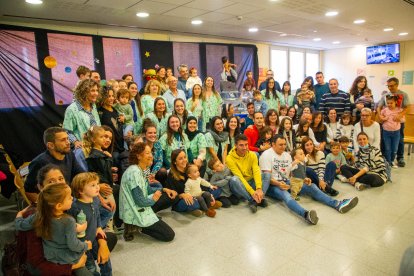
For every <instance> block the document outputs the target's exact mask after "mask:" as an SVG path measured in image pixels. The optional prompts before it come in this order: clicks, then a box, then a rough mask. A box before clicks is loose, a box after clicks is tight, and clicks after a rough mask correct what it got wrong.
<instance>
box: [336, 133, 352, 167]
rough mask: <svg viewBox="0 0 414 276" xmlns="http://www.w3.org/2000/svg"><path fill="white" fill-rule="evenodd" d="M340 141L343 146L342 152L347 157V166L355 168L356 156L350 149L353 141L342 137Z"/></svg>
mask: <svg viewBox="0 0 414 276" xmlns="http://www.w3.org/2000/svg"><path fill="white" fill-rule="evenodd" d="M338 141H339V143H340V144H341V150H342V154H343V155H344V156H345V160H346V164H347V165H348V166H353V165H354V164H355V156H354V154H353V153H352V151H351V147H350V142H351V139H348V137H346V136H341V137H340V138H339V140H338Z"/></svg>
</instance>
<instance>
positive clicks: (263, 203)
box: [257, 198, 269, 208]
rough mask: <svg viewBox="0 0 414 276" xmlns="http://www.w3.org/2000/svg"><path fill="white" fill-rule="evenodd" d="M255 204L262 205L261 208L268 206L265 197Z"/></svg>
mask: <svg viewBox="0 0 414 276" xmlns="http://www.w3.org/2000/svg"><path fill="white" fill-rule="evenodd" d="M257 205H258V206H260V207H262V208H266V207H267V206H269V203H268V202H267V200H266V199H264V198H263V199H262V201H261V202H260V203H259V204H257Z"/></svg>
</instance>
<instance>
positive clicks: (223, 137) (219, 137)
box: [209, 130, 229, 144]
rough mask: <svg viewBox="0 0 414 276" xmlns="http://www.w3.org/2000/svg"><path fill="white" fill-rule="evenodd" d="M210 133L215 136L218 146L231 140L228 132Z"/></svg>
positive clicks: (211, 131)
mask: <svg viewBox="0 0 414 276" xmlns="http://www.w3.org/2000/svg"><path fill="white" fill-rule="evenodd" d="M209 133H210V134H211V136H213V138H214V141H215V142H216V144H217V143H223V142H226V141H227V140H228V139H229V133H228V132H227V131H222V132H220V133H217V132H215V131H214V130H209Z"/></svg>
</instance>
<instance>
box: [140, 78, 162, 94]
mask: <svg viewBox="0 0 414 276" xmlns="http://www.w3.org/2000/svg"><path fill="white" fill-rule="evenodd" d="M152 84H155V85H156V86H157V87H158V93H157V95H158V96H160V95H161V83H160V82H159V81H158V80H149V81H148V82H147V85H145V89H144V95H149V94H150V87H151V85H152Z"/></svg>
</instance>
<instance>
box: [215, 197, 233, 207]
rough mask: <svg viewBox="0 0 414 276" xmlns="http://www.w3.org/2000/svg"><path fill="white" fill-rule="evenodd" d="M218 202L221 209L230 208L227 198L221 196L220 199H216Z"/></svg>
mask: <svg viewBox="0 0 414 276" xmlns="http://www.w3.org/2000/svg"><path fill="white" fill-rule="evenodd" d="M218 200H219V201H220V202H221V203H222V204H223V205H222V207H223V208H230V207H231V202H230V200H229V199H228V198H227V197H225V196H221V197H219V198H218Z"/></svg>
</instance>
